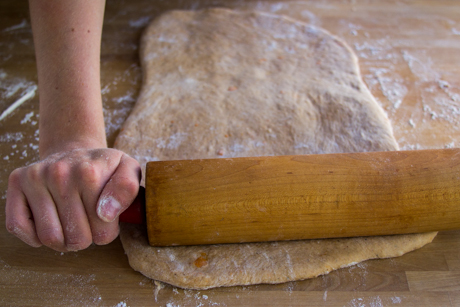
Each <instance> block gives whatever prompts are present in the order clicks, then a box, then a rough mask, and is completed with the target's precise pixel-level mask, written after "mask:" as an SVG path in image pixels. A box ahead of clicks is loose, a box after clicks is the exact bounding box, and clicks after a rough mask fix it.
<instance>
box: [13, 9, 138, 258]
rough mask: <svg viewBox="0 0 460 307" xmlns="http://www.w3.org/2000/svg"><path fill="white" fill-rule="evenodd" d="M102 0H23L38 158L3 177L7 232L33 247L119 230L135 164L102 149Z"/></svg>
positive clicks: (70, 245) (66, 246) (65, 245)
mask: <svg viewBox="0 0 460 307" xmlns="http://www.w3.org/2000/svg"><path fill="white" fill-rule="evenodd" d="M104 5H105V3H104V1H103V0H78V1H77V0H66V1H46V0H30V12H31V20H32V28H33V33H34V43H35V52H36V58H37V69H38V80H39V95H40V159H41V161H40V162H38V163H35V164H33V165H30V166H28V167H25V168H20V169H17V170H15V171H14V172H13V173H12V174H11V175H10V178H9V182H8V192H7V203H6V224H7V228H8V230H9V231H10V232H11V233H13V234H15V235H16V236H18V237H19V238H20V239H22V240H23V241H24V242H26V243H28V244H29V245H32V246H40V245H42V244H43V245H46V246H48V247H51V248H53V249H55V250H58V251H69V250H79V249H83V248H86V247H88V246H89V245H90V244H91V242H94V243H96V244H106V243H109V242H111V241H112V240H113V239H115V238H116V236H117V235H118V215H119V213H120V212H122V211H123V210H124V209H125V208H126V207H128V206H129V204H130V203H131V202H132V201H133V199H134V198H135V196H136V194H137V192H138V188H139V180H140V167H139V164H138V163H137V162H136V161H135V160H134V159H132V158H130V157H129V156H127V155H126V154H124V153H122V152H120V151H117V150H113V149H107V148H106V146H107V144H106V139H105V129H104V118H103V113H102V99H101V91H100V60H99V59H100V43H101V32H102V21H103V15H104Z"/></svg>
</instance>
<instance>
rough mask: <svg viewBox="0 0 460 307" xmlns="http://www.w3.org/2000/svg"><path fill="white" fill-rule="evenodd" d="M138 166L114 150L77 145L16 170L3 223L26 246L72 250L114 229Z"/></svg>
mask: <svg viewBox="0 0 460 307" xmlns="http://www.w3.org/2000/svg"><path fill="white" fill-rule="evenodd" d="M139 182H140V166H139V164H138V162H137V161H136V160H134V159H133V158H131V157H129V156H128V155H125V154H123V153H122V152H120V151H117V150H110V149H101V150H79V151H74V152H70V153H67V154H60V155H59V156H57V158H56V159H54V160H52V159H48V160H45V161H42V162H39V163H37V164H34V165H31V166H28V167H25V168H21V169H18V170H15V171H14V172H13V173H12V174H11V175H10V179H9V184H8V192H7V205H6V226H7V229H8V231H9V232H11V233H13V234H14V235H16V236H17V237H18V238H20V239H21V240H23V241H24V242H26V243H27V244H29V245H31V246H35V247H38V246H40V245H45V246H48V247H50V248H52V249H54V250H58V251H74V250H80V249H84V248H86V247H88V246H89V245H90V244H91V243H92V242H94V243H96V244H107V243H109V242H111V241H113V240H114V239H115V238H116V237H117V235H118V231H119V229H118V215H119V214H120V213H121V212H122V211H124V210H125V208H127V207H128V206H129V205H130V204H131V202H132V201H133V200H134V198H135V197H136V195H137V192H138V189H139Z"/></svg>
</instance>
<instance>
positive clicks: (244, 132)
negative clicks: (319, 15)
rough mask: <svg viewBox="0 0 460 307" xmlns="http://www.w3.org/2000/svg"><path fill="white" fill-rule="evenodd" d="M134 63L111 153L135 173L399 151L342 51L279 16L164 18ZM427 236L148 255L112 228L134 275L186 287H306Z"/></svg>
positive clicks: (328, 38)
mask: <svg viewBox="0 0 460 307" xmlns="http://www.w3.org/2000/svg"><path fill="white" fill-rule="evenodd" d="M141 61H142V67H143V86H142V90H141V93H140V96H139V98H138V101H137V103H136V105H135V107H134V109H133V111H132V113H131V114H130V116H129V118H128V119H127V121H126V123H125V125H124V128H123V130H122V132H121V133H120V135H119V136H118V138H117V142H116V145H115V146H116V147H117V148H118V149H121V150H123V151H125V152H127V153H128V154H130V155H132V156H133V157H135V158H136V159H138V161H139V162H141V164H142V165H144V164H145V162H147V161H154V160H168V159H191V158H216V157H242V156H257V155H286V154H311V153H333V152H354V151H384V150H397V149H398V145H397V143H396V141H395V139H394V137H393V134H392V129H391V126H390V123H389V121H388V119H387V117H386V115H385V113H384V112H383V110H382V109H381V108H380V107H379V105H378V104H377V102H376V101H375V100H374V98H373V97H372V95H371V94H370V92H369V90H368V89H367V88H366V86H365V85H364V83H363V82H362V80H361V77H360V73H359V67H358V64H357V59H356V56H355V55H354V54H353V52H352V51H351V50H350V48H349V47H348V46H347V45H346V44H345V43H344V42H343V41H341V40H340V39H338V38H336V37H334V36H332V35H331V34H329V33H328V32H326V31H324V30H321V29H318V28H315V27H312V26H309V25H306V24H304V23H301V22H298V21H294V20H292V19H289V18H287V17H282V16H276V15H269V14H265V13H258V12H237V11H230V10H226V9H207V10H203V11H195V12H191V11H172V12H169V13H166V14H164V15H163V16H161V17H159V18H158V19H156V20H155V21H153V22H152V23H151V24H150V25H149V26H148V27H147V29H146V30H145V32H144V34H143V37H142V42H141ZM210 214H212V212H210ZM190 231H193V229H191V230H190ZM435 235H436V233H427V234H414V235H400V236H386V237H367V238H349V239H328V240H304V241H291V242H272V243H267V242H265V243H251V244H229V245H212V246H192V247H169V248H156V247H150V246H149V245H148V243H147V240H146V237H145V230H144V229H142V227H139V226H136V225H125V224H124V225H122V228H121V240H122V242H123V247H124V249H125V251H126V253H127V255H128V259H129V263H130V265H131V266H132V267H133V268H134V269H135V270H137V271H139V272H141V273H142V274H144V275H146V276H148V277H150V278H153V279H156V280H160V281H163V282H166V283H169V284H172V285H174V286H178V287H183V288H193V289H207V288H211V287H219V286H232V285H249V284H257V283H281V282H286V281H293V280H299V279H305V278H311V277H315V276H318V275H321V274H325V273H328V272H330V271H332V270H335V269H338V268H341V267H346V266H350V265H353V264H356V263H358V262H360V261H364V260H366V259H372V258H386V257H395V256H400V255H402V254H404V253H407V252H409V251H411V250H414V249H417V248H420V247H422V246H423V245H425V244H427V243H429V242H431V241H432V239H433V238H434V236H435Z"/></svg>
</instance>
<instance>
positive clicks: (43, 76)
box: [30, 0, 106, 158]
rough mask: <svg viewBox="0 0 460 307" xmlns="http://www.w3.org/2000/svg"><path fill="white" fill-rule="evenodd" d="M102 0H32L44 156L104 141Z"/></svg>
mask: <svg viewBox="0 0 460 307" xmlns="http://www.w3.org/2000/svg"><path fill="white" fill-rule="evenodd" d="M104 5H105V2H104V1H103V0H65V1H64V0H59V1H47V0H30V11H31V19H32V28H33V32H34V44H35V53H36V58H37V69H38V80H39V95H40V156H41V158H45V157H47V156H49V155H50V154H53V153H56V152H59V151H63V150H71V149H75V148H96V147H105V146H106V140H105V130H104V118H103V113H102V101H101V91H100V44H101V33H102V22H103V15H104Z"/></svg>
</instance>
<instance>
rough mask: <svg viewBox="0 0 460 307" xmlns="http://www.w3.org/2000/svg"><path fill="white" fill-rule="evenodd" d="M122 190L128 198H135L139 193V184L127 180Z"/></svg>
mask: <svg viewBox="0 0 460 307" xmlns="http://www.w3.org/2000/svg"><path fill="white" fill-rule="evenodd" d="M123 190H125V191H126V193H127V194H128V195H129V196H136V195H137V193H138V191H139V183H138V182H136V181H133V180H127V181H126V182H124V184H123Z"/></svg>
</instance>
